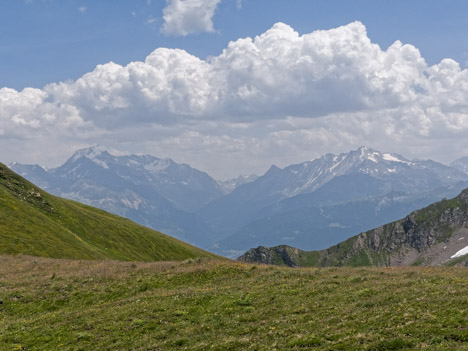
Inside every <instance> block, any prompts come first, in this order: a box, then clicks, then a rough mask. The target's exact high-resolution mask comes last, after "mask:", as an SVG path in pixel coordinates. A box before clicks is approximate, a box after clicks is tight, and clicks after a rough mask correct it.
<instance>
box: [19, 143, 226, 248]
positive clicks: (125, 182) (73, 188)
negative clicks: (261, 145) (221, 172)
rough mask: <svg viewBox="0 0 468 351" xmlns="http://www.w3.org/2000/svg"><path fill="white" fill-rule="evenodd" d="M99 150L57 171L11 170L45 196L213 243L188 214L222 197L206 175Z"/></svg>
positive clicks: (85, 151) (189, 239) (81, 154)
mask: <svg viewBox="0 0 468 351" xmlns="http://www.w3.org/2000/svg"><path fill="white" fill-rule="evenodd" d="M111 152H112V154H111V153H110V152H108V151H107V150H106V149H105V148H103V147H101V146H94V147H91V148H88V149H82V150H78V151H77V152H75V153H74V155H73V156H72V157H70V158H69V159H68V160H67V162H65V163H64V164H63V165H62V166H60V167H58V168H55V169H51V170H49V171H45V170H44V169H42V168H40V167H39V166H28V165H20V164H17V163H16V164H11V165H10V167H11V169H13V170H14V171H17V172H18V173H19V174H20V175H21V176H24V177H25V178H27V179H28V180H31V181H33V182H34V183H37V184H41V185H43V186H44V188H45V189H47V191H49V192H50V193H52V194H54V195H57V196H61V197H65V198H68V199H72V200H75V201H79V202H82V203H86V204H88V205H91V206H95V207H98V208H101V209H103V210H106V211H109V212H111V213H114V214H117V215H119V216H124V217H127V218H129V219H131V220H133V221H135V222H137V223H140V224H142V225H145V226H148V227H151V228H153V229H156V230H159V231H162V232H165V233H168V234H169V235H171V236H174V237H176V238H178V239H180V240H183V241H186V242H189V243H191V244H194V245H197V246H206V245H207V244H208V243H211V242H213V241H214V240H215V239H217V236H216V235H215V233H213V232H212V231H211V229H210V228H209V227H208V226H207V225H206V224H205V223H203V221H202V220H201V219H200V218H198V216H197V215H195V214H192V213H190V212H188V211H191V210H192V209H194V208H198V207H201V206H203V205H204V204H206V203H208V202H210V201H211V200H213V199H215V198H217V197H219V196H221V195H222V192H221V189H220V187H219V185H218V184H217V183H216V181H215V180H214V179H212V178H211V177H210V176H208V175H207V174H206V173H204V172H201V171H198V170H196V169H194V168H192V167H190V166H188V165H183V164H177V163H175V162H174V161H172V160H169V159H164V160H163V159H159V158H156V157H153V156H150V155H142V156H138V155H122V154H119V153H118V152H116V151H111Z"/></svg>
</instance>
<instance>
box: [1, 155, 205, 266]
mask: <svg viewBox="0 0 468 351" xmlns="http://www.w3.org/2000/svg"><path fill="white" fill-rule="evenodd" d="M0 243H1V244H0V253H1V254H19V253H21V254H27V255H34V256H44V257H52V258H72V259H112V260H134V261H158V260H185V259H187V258H194V257H214V255H212V254H210V253H207V252H205V251H203V250H200V249H198V248H196V247H193V246H190V245H188V244H186V243H183V242H181V241H179V240H176V239H174V238H171V237H169V236H167V235H165V234H162V233H159V232H156V231H154V230H151V229H149V228H146V227H143V226H140V225H138V224H136V223H134V222H132V221H130V220H128V219H124V218H121V217H118V216H115V215H112V214H109V213H107V212H105V211H102V210H98V209H96V208H93V207H90V206H86V205H83V204H80V203H77V202H74V201H70V200H65V199H61V198H58V197H55V196H52V195H50V194H48V193H46V192H45V191H43V190H41V189H40V188H38V187H36V186H35V185H33V184H32V183H30V182H28V181H26V180H25V179H23V178H22V177H20V176H18V175H17V174H16V173H14V172H13V171H11V170H10V169H9V168H8V167H6V166H5V165H3V164H1V163H0Z"/></svg>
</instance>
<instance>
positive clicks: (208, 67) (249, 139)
mask: <svg viewBox="0 0 468 351" xmlns="http://www.w3.org/2000/svg"><path fill="white" fill-rule="evenodd" d="M467 132H468V70H462V69H461V68H460V66H459V64H458V63H457V62H455V61H453V60H451V59H445V60H443V61H441V62H440V63H439V64H437V65H434V66H428V65H427V64H426V62H425V61H424V59H423V58H422V57H421V54H420V52H419V51H418V49H417V48H415V47H414V46H412V45H408V44H406V45H405V44H402V43H401V42H399V41H396V42H395V43H394V44H393V45H391V46H390V47H389V48H387V49H386V50H383V49H382V48H380V47H379V46H378V45H377V44H375V43H372V42H371V40H370V39H369V38H368V36H367V33H366V28H365V26H364V25H363V24H362V23H360V22H354V23H351V24H348V25H346V26H342V27H339V28H336V29H331V30H326V31H315V32H312V33H310V34H304V35H299V34H298V33H297V32H295V31H294V30H293V29H292V28H291V27H290V26H288V25H286V24H283V23H277V24H275V25H274V26H273V27H272V28H271V29H270V30H268V31H267V32H265V33H263V34H261V35H259V36H257V37H255V38H253V39H252V38H245V39H239V40H237V41H234V42H231V43H229V45H228V46H227V48H226V49H225V50H224V51H223V52H222V54H221V55H219V56H217V57H213V58H210V59H209V60H201V59H199V58H197V57H194V56H192V55H190V54H189V53H187V52H185V51H183V50H177V49H164V48H159V49H156V50H155V51H153V52H152V53H151V54H149V55H148V56H147V57H146V59H145V61H144V62H132V63H130V64H128V65H126V66H120V65H117V64H115V63H107V64H104V65H99V66H97V67H96V69H95V70H94V71H92V72H90V73H87V74H85V75H84V76H83V77H81V78H79V79H78V80H76V81H69V82H61V83H56V84H50V85H47V86H45V87H44V88H43V89H32V88H27V89H24V90H23V91H21V92H17V91H15V90H13V89H9V88H3V89H0V136H1V141H0V147H2V148H3V149H4V150H8V151H11V152H13V153H15V152H16V155H20V156H21V157H16V158H17V159H16V160H18V161H21V160H20V158H22V157H25V156H24V155H29V159H28V160H27V161H28V162H30V161H31V159H32V158H33V157H34V158H36V159H38V161H39V162H53V160H58V159H59V158H60V157H62V158H63V157H65V155H64V154H65V153H66V152H68V153H69V152H70V151H71V150H72V149H73V148H75V146H83V145H87V144H89V143H95V142H101V143H106V144H111V145H112V146H116V147H119V146H120V147H125V148H127V149H130V151H142V152H151V153H153V154H158V155H159V156H170V157H174V158H175V159H176V160H177V161H184V162H188V163H191V164H193V165H196V166H198V167H200V168H203V169H205V170H207V171H208V172H211V173H213V174H214V175H216V176H220V177H224V176H229V175H235V173H237V171H239V172H249V171H256V172H261V171H262V170H264V169H265V168H266V167H268V165H269V164H271V163H276V164H279V165H286V164H289V163H292V162H299V161H303V160H306V159H311V158H314V157H316V156H319V155H320V154H322V153H324V152H329V151H330V152H337V151H345V150H347V149H350V148H352V147H356V146H359V145H363V144H367V145H371V146H373V147H375V148H379V149H382V150H384V151H396V152H400V153H402V154H404V155H406V156H409V157H426V158H427V157H431V158H435V159H439V160H442V161H451V160H452V159H453V158H454V157H456V156H461V155H468V138H466V135H467V134H466V133H467ZM65 143H66V145H67V147H57V146H58V145H63V144H65ZM15 150H16V151H15ZM37 150H50V151H48V152H46V154H47V155H43V154H39V153H38V151H37ZM7 158H8V157H7ZM10 158H11V157H10Z"/></svg>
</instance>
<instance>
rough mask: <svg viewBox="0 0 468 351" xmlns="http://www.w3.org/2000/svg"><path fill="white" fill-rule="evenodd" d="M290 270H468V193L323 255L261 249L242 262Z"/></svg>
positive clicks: (245, 256) (253, 251)
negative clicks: (433, 267)
mask: <svg viewBox="0 0 468 351" xmlns="http://www.w3.org/2000/svg"><path fill="white" fill-rule="evenodd" d="M238 259H239V260H240V261H244V262H257V263H267V264H277V265H286V266H293V267H297V266H345V265H346V266H411V265H413V266H418V265H424V266H428V265H449V266H451V265H462V266H468V188H467V189H465V190H463V191H462V192H461V193H460V194H459V195H458V196H457V197H455V198H453V199H450V200H447V199H444V200H441V201H439V202H436V203H434V204H431V205H429V206H427V207H426V208H423V209H420V210H416V211H413V212H412V213H410V214H409V215H408V216H406V217H404V218H403V219H400V220H398V221H395V222H392V223H388V224H386V225H383V226H381V227H378V228H375V229H372V230H368V231H366V232H363V233H360V234H359V235H356V236H353V237H351V238H349V239H347V240H345V241H343V242H341V243H339V244H337V245H334V246H332V247H330V248H328V249H326V250H321V251H303V250H299V249H297V248H293V247H290V246H286V245H281V246H276V247H271V248H269V247H263V246H260V247H257V248H255V249H250V250H249V251H248V252H246V253H245V254H244V255H242V256H241V257H239V258H238Z"/></svg>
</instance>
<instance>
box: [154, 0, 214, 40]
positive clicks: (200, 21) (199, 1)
mask: <svg viewBox="0 0 468 351" xmlns="http://www.w3.org/2000/svg"><path fill="white" fill-rule="evenodd" d="M220 1H221V0H167V3H168V4H167V6H166V7H165V8H164V9H163V19H164V24H163V27H162V31H163V33H165V34H166V35H182V36H185V35H188V34H194V33H202V32H214V28H213V16H214V14H215V11H216V7H217V6H218V4H219V3H220Z"/></svg>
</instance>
